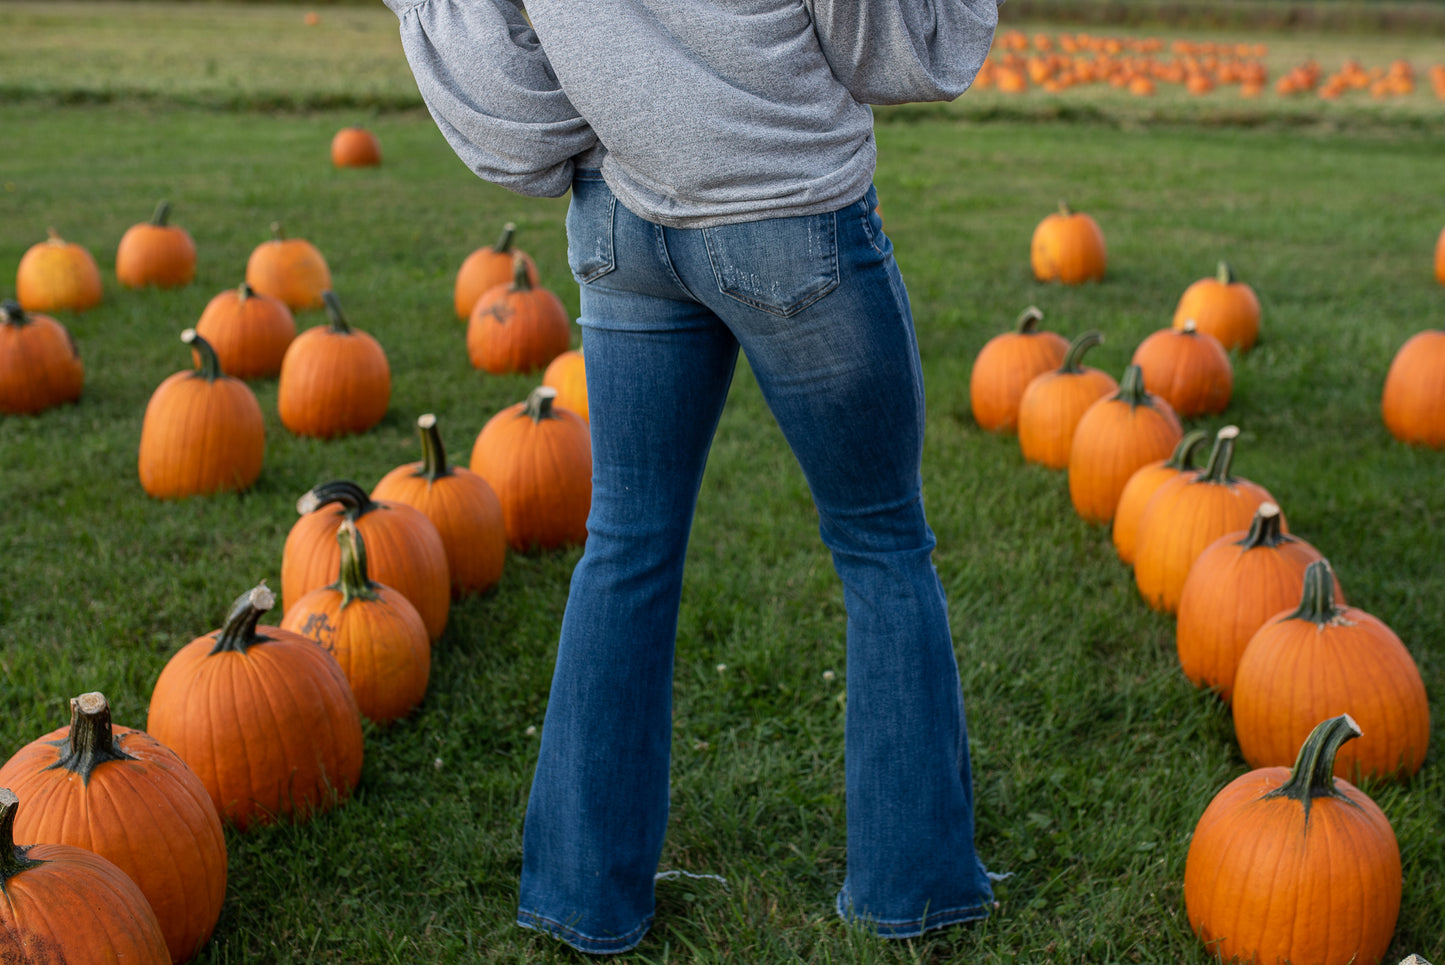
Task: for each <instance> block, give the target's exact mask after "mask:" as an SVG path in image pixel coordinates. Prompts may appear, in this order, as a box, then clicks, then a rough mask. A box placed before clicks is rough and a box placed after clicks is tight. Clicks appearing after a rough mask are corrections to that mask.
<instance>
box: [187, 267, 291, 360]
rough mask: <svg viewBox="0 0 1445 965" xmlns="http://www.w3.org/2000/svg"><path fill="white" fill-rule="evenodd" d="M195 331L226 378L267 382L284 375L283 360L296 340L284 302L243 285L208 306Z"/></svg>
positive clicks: (217, 296)
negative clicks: (217, 362) (208, 347)
mask: <svg viewBox="0 0 1445 965" xmlns="http://www.w3.org/2000/svg"><path fill="white" fill-rule="evenodd" d="M196 331H197V333H199V334H200V335H202V336H204V337H205V339H206V341H208V342H210V343H211V348H213V349H215V350H216V357H217V358H219V359H220V360H221V369H222V370H223V371H224V372H225V373H226V374H227V375H234V376H235V377H236V378H238V379H259V378H268V377H270V376H273V375H277V374H279V373H280V371H281V360H282V359H284V358H285V357H286V349H288V348H290V346H291V340H292V339H294V338H295V337H296V319H295V317H293V316H292V314H291V309H289V308H287V307H286V303H285V302H283V301H282V300H281V299H279V298H276V297H274V296H272V295H262V294H261V293H260V292H258V291H256V290H255V289H254V288H252V287H251V286H250V284H248V283H247V282H241V284H240V286H239V287H236V288H228V289H227V290H225V291H223V292H221V293H219V294H218V295H216V296H215V297H213V298H212V299H211V300H210V301H209V302H207V303H206V307H205V309H203V310H202V311H201V318H200V321H198V322H196Z"/></svg>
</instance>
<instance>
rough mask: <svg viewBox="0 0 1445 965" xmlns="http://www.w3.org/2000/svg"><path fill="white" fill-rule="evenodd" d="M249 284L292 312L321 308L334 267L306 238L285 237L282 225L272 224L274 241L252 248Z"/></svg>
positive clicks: (247, 261)
mask: <svg viewBox="0 0 1445 965" xmlns="http://www.w3.org/2000/svg"><path fill="white" fill-rule="evenodd" d="M246 281H248V282H250V283H251V287H252V288H254V289H256V291H258V292H260V293H261V294H263V295H271V296H272V297H275V298H279V299H281V301H283V302H285V303H286V307H287V308H290V309H291V310H292V311H300V310H301V309H305V308H320V307H321V306H322V298H321V293H322V292H326V291H330V290H331V268H330V266H328V265H327V264H326V258H325V256H323V255H322V254H321V251H320V249H318V248H317V247H316V246H315V245H313V244H312V243H311V242H309V241H307V240H306V239H305V238H288V237H286V233H285V231H284V230H283V229H282V227H281V222H279V221H273V222H272V223H271V240H270V241H263V242H261V243H260V244H259V245H257V246H256V247H255V248H254V249H252V251H251V256H250V258H248V259H247V260H246Z"/></svg>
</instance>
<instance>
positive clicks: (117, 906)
mask: <svg viewBox="0 0 1445 965" xmlns="http://www.w3.org/2000/svg"><path fill="white" fill-rule="evenodd" d="M26 807H29V805H28V803H27V805H26ZM20 810H23V809H22V808H21V807H20V799H19V798H18V797H16V796H15V792H14V791H12V790H10V788H8V787H5V788H0V894H3V895H4V900H3V901H0V962H5V963H7V965H8V963H10V962H14V963H15V965H62V963H63V965H113V963H116V962H125V963H126V965H170V963H171V954H170V952H169V951H168V950H167V949H166V938H165V935H164V934H162V932H161V925H160V922H158V921H157V920H156V913H155V912H154V911H152V910H151V906H150V904H149V903H148V902H147V901H146V897H145V895H143V894H141V890H140V889H139V888H138V887H136V884H135V882H133V881H131V880H130V878H128V877H126V874H125V872H123V871H121V870H120V869H119V868H117V867H116V866H115V865H114V864H112V863H111V862H109V861H107V860H105V859H104V858H102V857H101V856H100V855H98V854H96V853H95V852H93V851H87V850H86V849H85V848H77V847H75V846H74V845H69V844H32V845H17V844H16V843H15V818H16V815H17V813H18V812H19V811H20Z"/></svg>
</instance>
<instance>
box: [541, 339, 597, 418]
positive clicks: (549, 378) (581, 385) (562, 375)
mask: <svg viewBox="0 0 1445 965" xmlns="http://www.w3.org/2000/svg"><path fill="white" fill-rule="evenodd" d="M542 384H543V385H550V386H551V387H552V388H554V389H556V390H557V405H559V406H561V407H562V408H564V409H571V410H572V411H573V412H575V413H577V414H578V415H580V416H581V417H582V421H583V422H590V421H591V417H590V416H589V415H588V407H587V363H586V362H585V361H584V360H583V358H582V351H581V349H571V348H569V349H568V350H567V351H565V352H563V353H562V354H561V355H559V356H557V357H556V358H554V359H553V360H552V361H551V363H549V364H548V366H547V368H546V370H545V371H543V373H542Z"/></svg>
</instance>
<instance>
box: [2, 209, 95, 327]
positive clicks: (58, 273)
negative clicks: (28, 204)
mask: <svg viewBox="0 0 1445 965" xmlns="http://www.w3.org/2000/svg"><path fill="white" fill-rule="evenodd" d="M15 297H16V299H17V300H18V301H19V302H20V306H21V307H22V308H24V309H25V310H26V311H28V312H54V311H64V310H69V311H75V312H83V311H85V310H86V309H87V308H94V307H95V306H96V305H99V304H100V299H101V287H100V269H99V268H98V267H96V264H95V259H94V258H93V257H91V254H90V252H89V251H88V250H86V249H85V247H83V246H82V245H78V244H75V243H74V242H70V241H66V240H65V239H64V238H62V237H61V236H60V234H59V233H58V232H57V231H56V230H55V229H54V228H51V229H50V237H49V238H48V239H46V240H45V241H40V242H37V243H35V244H33V245H31V246H30V247H29V248H28V249H26V251H25V254H23V255H21V256H20V265H19V267H18V268H17V269H16V271H15Z"/></svg>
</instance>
